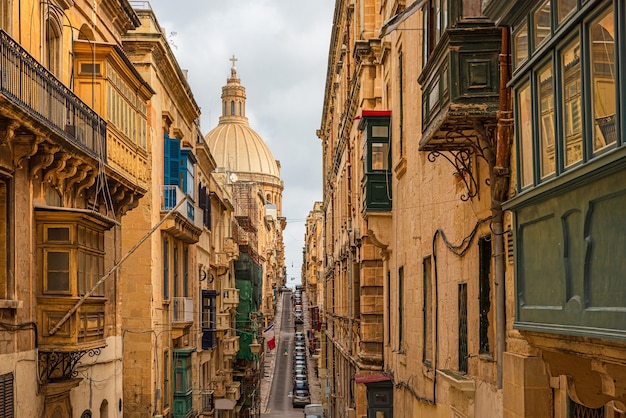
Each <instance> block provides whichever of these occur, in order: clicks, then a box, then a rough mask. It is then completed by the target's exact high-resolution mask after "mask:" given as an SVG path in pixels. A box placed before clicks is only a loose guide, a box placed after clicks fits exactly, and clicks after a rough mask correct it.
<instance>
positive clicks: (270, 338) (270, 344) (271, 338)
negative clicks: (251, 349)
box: [263, 323, 276, 351]
mask: <svg viewBox="0 0 626 418" xmlns="http://www.w3.org/2000/svg"><path fill="white" fill-rule="evenodd" d="M263 336H264V337H265V341H267V348H269V349H270V351H271V350H273V349H275V348H276V336H275V335H274V324H273V323H272V324H270V326H269V327H267V328H265V330H263Z"/></svg>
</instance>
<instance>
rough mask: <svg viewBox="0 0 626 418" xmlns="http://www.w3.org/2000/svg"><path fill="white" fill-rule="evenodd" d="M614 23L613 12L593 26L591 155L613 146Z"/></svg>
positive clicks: (614, 136)
mask: <svg viewBox="0 0 626 418" xmlns="http://www.w3.org/2000/svg"><path fill="white" fill-rule="evenodd" d="M614 22H615V20H614V17H613V10H612V9H611V10H609V11H608V12H607V13H606V14H605V15H604V16H602V17H600V18H599V19H598V20H596V21H595V22H593V23H592V24H591V26H590V32H591V33H590V39H591V88H592V90H593V118H594V121H595V123H594V126H595V129H594V130H593V151H594V152H595V151H598V150H600V149H602V148H604V147H606V146H607V145H610V144H613V143H615V140H616V133H615V23H614Z"/></svg>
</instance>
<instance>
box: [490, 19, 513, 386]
mask: <svg viewBox="0 0 626 418" xmlns="http://www.w3.org/2000/svg"><path fill="white" fill-rule="evenodd" d="M509 59H510V54H509V32H508V28H506V27H503V28H502V46H501V53H500V56H499V61H500V103H499V110H498V113H497V119H498V124H497V130H496V161H495V166H494V167H493V170H492V178H493V180H494V181H493V182H492V185H493V188H492V195H491V211H492V215H493V220H492V230H493V242H494V254H493V259H494V270H495V271H494V274H495V277H494V283H495V286H496V361H497V363H496V364H497V383H498V389H502V363H503V356H504V350H505V344H506V304H505V299H506V291H505V262H506V261H505V257H504V235H503V234H504V232H503V223H504V222H503V218H504V215H503V210H502V202H504V201H505V200H506V198H507V191H508V188H509V179H510V154H511V132H512V129H511V128H512V125H513V114H512V111H511V97H510V94H511V92H510V90H509V89H508V88H507V83H508V81H509V73H510V67H509Z"/></svg>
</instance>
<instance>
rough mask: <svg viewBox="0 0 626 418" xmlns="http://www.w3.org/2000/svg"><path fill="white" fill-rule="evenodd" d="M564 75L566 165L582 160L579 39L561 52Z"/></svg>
mask: <svg viewBox="0 0 626 418" xmlns="http://www.w3.org/2000/svg"><path fill="white" fill-rule="evenodd" d="M561 69H562V72H563V74H564V76H563V102H564V106H563V132H564V137H565V138H564V139H565V149H564V152H565V166H566V167H568V166H571V165H572V164H575V163H577V162H579V161H581V160H582V158H583V149H582V130H583V126H582V115H581V112H582V106H581V105H582V103H581V93H582V90H581V89H582V87H581V82H582V80H581V73H580V43H579V42H578V39H576V40H575V41H574V42H572V43H571V44H570V45H568V46H567V47H566V48H565V49H564V50H563V51H562V52H561Z"/></svg>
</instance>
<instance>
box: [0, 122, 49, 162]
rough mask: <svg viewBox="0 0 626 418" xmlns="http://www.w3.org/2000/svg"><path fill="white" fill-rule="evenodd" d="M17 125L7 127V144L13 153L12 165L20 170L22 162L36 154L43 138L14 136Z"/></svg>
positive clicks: (22, 135)
mask: <svg viewBox="0 0 626 418" xmlns="http://www.w3.org/2000/svg"><path fill="white" fill-rule="evenodd" d="M17 125H18V124H17V123H16V122H14V123H11V124H10V125H9V127H8V128H7V129H8V130H9V132H7V137H10V138H9V141H8V143H9V147H10V148H11V149H12V151H13V164H14V165H15V167H16V168H22V167H23V165H22V164H23V162H24V160H26V159H29V158H31V157H32V156H33V155H35V154H37V152H38V151H39V145H40V144H41V143H43V141H44V137H43V136H41V135H33V134H20V133H17V134H16V133H15V129H17Z"/></svg>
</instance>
